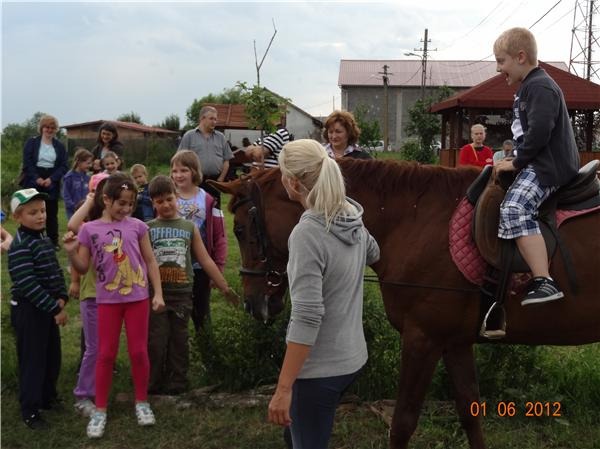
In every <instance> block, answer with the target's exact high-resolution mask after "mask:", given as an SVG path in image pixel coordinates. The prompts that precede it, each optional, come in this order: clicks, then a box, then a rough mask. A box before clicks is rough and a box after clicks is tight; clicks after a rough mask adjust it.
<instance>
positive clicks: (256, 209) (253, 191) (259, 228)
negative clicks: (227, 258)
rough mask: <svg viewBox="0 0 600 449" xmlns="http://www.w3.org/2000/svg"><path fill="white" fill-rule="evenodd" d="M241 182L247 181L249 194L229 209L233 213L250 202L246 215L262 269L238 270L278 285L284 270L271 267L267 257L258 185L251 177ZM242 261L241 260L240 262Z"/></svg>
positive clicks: (267, 249) (269, 284) (273, 285)
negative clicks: (252, 231) (254, 233)
mask: <svg viewBox="0 0 600 449" xmlns="http://www.w3.org/2000/svg"><path fill="white" fill-rule="evenodd" d="M242 182H246V183H248V185H249V186H250V194H249V195H248V196H246V197H243V198H240V199H239V200H237V201H236V202H235V203H234V204H233V205H232V206H231V211H232V212H233V213H234V214H235V211H236V210H237V208H239V207H240V206H242V205H243V204H246V203H250V207H249V208H248V217H249V218H250V226H251V227H252V228H254V229H255V230H256V236H255V237H256V241H257V243H258V255H259V257H260V260H259V262H260V263H261V264H262V266H263V268H262V269H253V268H246V267H244V266H243V265H242V267H241V268H240V270H239V272H240V275H242V276H262V277H264V278H265V282H266V284H267V286H268V287H279V286H280V285H281V284H282V283H283V281H284V280H285V278H286V276H287V273H286V271H285V270H284V271H277V270H275V269H274V267H273V263H272V260H271V258H270V257H269V252H270V251H269V249H270V246H269V238H268V236H267V234H266V232H265V222H264V211H263V208H262V194H261V191H260V186H259V185H258V184H257V183H256V182H254V181H253V180H252V178H247V179H243V180H242ZM242 263H243V262H242Z"/></svg>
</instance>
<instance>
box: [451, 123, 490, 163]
mask: <svg viewBox="0 0 600 449" xmlns="http://www.w3.org/2000/svg"><path fill="white" fill-rule="evenodd" d="M471 139H473V142H472V143H468V144H466V145H465V146H464V147H462V148H461V149H460V154H459V155H458V165H475V166H477V167H485V166H486V165H492V158H493V157H494V152H493V151H492V149H491V148H490V147H487V146H485V145H484V144H483V141H484V140H485V127H484V126H483V125H480V124H477V125H473V126H472V127H471Z"/></svg>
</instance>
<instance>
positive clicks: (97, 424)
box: [87, 410, 106, 438]
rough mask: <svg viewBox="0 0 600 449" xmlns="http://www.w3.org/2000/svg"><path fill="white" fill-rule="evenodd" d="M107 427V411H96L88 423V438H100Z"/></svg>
mask: <svg viewBox="0 0 600 449" xmlns="http://www.w3.org/2000/svg"><path fill="white" fill-rule="evenodd" d="M105 427H106V412H99V411H97V410H96V411H95V412H94V413H92V416H91V417H90V422H88V425H87V436H88V438H100V437H102V435H104V428H105Z"/></svg>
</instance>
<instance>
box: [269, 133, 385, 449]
mask: <svg viewBox="0 0 600 449" xmlns="http://www.w3.org/2000/svg"><path fill="white" fill-rule="evenodd" d="M279 166H280V169H281V180H282V183H283V185H284V187H285V189H286V191H287V194H288V196H289V197H290V199H291V200H293V201H297V202H299V203H301V204H302V206H303V207H304V209H305V212H304V213H303V214H302V216H301V217H300V221H299V222H298V224H297V225H296V226H295V227H294V229H293V230H292V233H291V234H290V237H289V240H288V248H289V261H288V266H287V272H288V278H289V285H290V295H291V301H292V311H291V316H290V322H289V325H288V331H287V337H286V341H287V349H286V353H285V358H284V361H283V366H282V367H281V372H280V374H279V381H278V383H277V389H276V391H275V393H274V394H273V397H272V398H271V402H270V403H269V421H271V422H273V423H275V424H279V425H282V426H290V428H291V435H292V441H293V447H294V449H321V448H326V447H327V445H328V442H329V437H330V435H331V430H332V427H333V420H334V417H335V410H336V407H337V404H338V402H339V400H340V398H341V396H342V394H343V393H344V391H345V390H346V389H347V388H348V387H349V386H350V385H351V384H352V382H353V381H354V380H355V379H356V377H357V376H358V373H359V372H360V370H361V368H362V367H363V366H364V364H365V363H366V361H367V345H366V342H365V337H364V333H363V326H362V309H363V272H364V268H365V265H371V264H373V263H375V262H377V260H379V246H378V245H377V242H376V241H375V239H374V238H373V237H372V236H371V235H370V234H369V232H368V231H367V229H366V228H365V227H364V225H363V222H362V214H363V208H362V206H361V205H360V204H358V203H357V202H355V201H353V200H352V199H350V198H347V197H346V188H345V185H344V180H343V177H342V174H341V172H340V169H339V167H338V165H337V163H336V162H335V161H334V160H333V159H331V158H330V157H329V156H328V155H327V152H326V151H325V149H324V148H323V147H322V146H321V144H320V143H318V142H317V141H315V140H309V139H302V140H296V141H293V142H290V143H288V144H286V145H285V146H284V147H283V150H282V152H281V154H280V155H279Z"/></svg>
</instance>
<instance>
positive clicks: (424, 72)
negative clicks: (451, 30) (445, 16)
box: [421, 28, 429, 100]
mask: <svg viewBox="0 0 600 449" xmlns="http://www.w3.org/2000/svg"><path fill="white" fill-rule="evenodd" d="M427 42H429V41H428V40H427V28H425V37H424V38H423V58H422V59H421V69H422V73H421V100H425V85H426V84H427Z"/></svg>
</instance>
